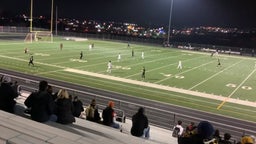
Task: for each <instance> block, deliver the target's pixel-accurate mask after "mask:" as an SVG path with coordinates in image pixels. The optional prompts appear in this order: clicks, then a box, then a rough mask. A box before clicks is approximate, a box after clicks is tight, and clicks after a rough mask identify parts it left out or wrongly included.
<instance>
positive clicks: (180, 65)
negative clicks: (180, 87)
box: [177, 61, 182, 70]
mask: <svg viewBox="0 0 256 144" xmlns="http://www.w3.org/2000/svg"><path fill="white" fill-rule="evenodd" d="M177 69H180V70H181V69H182V63H181V61H179V63H178V66H177Z"/></svg>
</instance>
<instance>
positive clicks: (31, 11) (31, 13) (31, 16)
mask: <svg viewBox="0 0 256 144" xmlns="http://www.w3.org/2000/svg"><path fill="white" fill-rule="evenodd" d="M32 25H33V0H31V2H30V32H32Z"/></svg>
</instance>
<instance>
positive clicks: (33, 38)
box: [24, 31, 53, 43]
mask: <svg viewBox="0 0 256 144" xmlns="http://www.w3.org/2000/svg"><path fill="white" fill-rule="evenodd" d="M52 41H53V35H52V33H51V32H49V31H34V32H30V33H28V34H27V35H26V37H25V40H24V42H29V43H32V42H52Z"/></svg>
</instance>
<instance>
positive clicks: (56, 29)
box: [55, 6, 58, 36]
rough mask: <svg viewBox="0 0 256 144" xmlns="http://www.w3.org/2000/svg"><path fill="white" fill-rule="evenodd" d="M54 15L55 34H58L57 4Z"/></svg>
mask: <svg viewBox="0 0 256 144" xmlns="http://www.w3.org/2000/svg"><path fill="white" fill-rule="evenodd" d="M55 15H56V19H55V35H56V36H57V34H58V6H56V12H55Z"/></svg>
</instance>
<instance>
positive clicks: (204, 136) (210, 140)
mask: <svg viewBox="0 0 256 144" xmlns="http://www.w3.org/2000/svg"><path fill="white" fill-rule="evenodd" d="M172 136H173V137H176V138H177V141H178V144H255V143H256V141H255V140H256V139H255V137H254V136H251V135H245V136H243V137H242V138H241V141H239V142H236V141H234V140H233V141H232V140H231V137H232V136H231V135H230V134H229V133H225V134H224V136H223V138H222V137H221V135H220V131H219V130H218V129H214V127H213V125H212V124H211V123H210V122H208V121H201V122H200V123H199V124H198V125H197V126H196V125H195V123H193V122H191V123H190V124H189V125H188V126H186V127H183V126H182V121H180V120H179V121H178V123H177V125H175V126H174V127H173V133H172Z"/></svg>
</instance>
